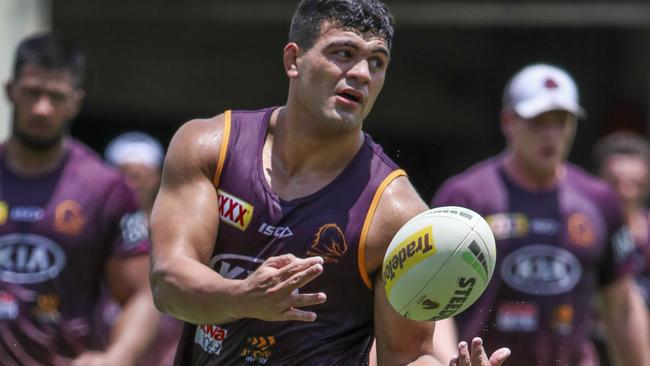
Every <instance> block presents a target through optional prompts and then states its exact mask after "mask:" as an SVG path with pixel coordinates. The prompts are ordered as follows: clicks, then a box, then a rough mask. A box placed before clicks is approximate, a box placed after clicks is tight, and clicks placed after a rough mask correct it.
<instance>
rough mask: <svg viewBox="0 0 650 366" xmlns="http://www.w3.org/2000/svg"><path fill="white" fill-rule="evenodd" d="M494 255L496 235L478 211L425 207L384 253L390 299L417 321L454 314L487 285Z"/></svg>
mask: <svg viewBox="0 0 650 366" xmlns="http://www.w3.org/2000/svg"><path fill="white" fill-rule="evenodd" d="M496 256H497V253H496V246H495V243H494V234H493V233H492V230H491V229H490V226H489V225H488V223H487V222H486V221H485V219H483V217H481V215H479V214H477V213H476V212H474V211H472V210H470V209H467V208H464V207H457V206H445V207H437V208H433V209H430V210H428V211H425V212H422V213H421V214H419V215H417V216H415V217H413V218H412V219H411V220H409V221H408V222H407V223H406V224H404V226H402V228H401V229H400V230H399V231H398V232H397V234H395V236H394V237H393V240H392V241H391V243H390V245H389V246H388V250H387V251H386V255H385V256H384V263H383V267H382V279H383V283H384V288H385V289H386V296H387V297H388V302H390V304H391V305H392V306H393V308H395V310H397V312H398V313H400V314H401V315H403V316H405V317H407V318H409V319H413V320H419V321H431V320H440V319H445V318H449V317H451V316H455V315H457V314H459V313H460V312H462V311H464V310H465V309H467V308H468V307H469V306H470V305H471V304H473V303H474V302H475V301H476V300H477V299H478V297H479V296H480V295H481V294H482V293H483V291H484V290H485V288H486V287H487V286H488V283H489V282H490V279H491V278H492V274H493V273H494V265H495V262H496Z"/></svg>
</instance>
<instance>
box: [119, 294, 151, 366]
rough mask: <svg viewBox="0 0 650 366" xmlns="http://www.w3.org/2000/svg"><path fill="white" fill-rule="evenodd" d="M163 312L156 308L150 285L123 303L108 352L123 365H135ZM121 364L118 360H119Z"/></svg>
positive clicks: (147, 344) (149, 341) (149, 342)
mask: <svg viewBox="0 0 650 366" xmlns="http://www.w3.org/2000/svg"><path fill="white" fill-rule="evenodd" d="M159 320H160V313H159V312H158V311H157V310H156V309H155V308H154V306H153V301H152V298H151V291H149V288H148V287H147V288H144V289H142V290H140V291H139V292H137V293H136V294H134V295H133V296H132V297H131V298H130V299H129V300H128V301H127V302H126V303H125V304H124V305H123V307H122V311H121V312H120V315H119V316H118V318H117V320H116V321H115V324H114V325H113V328H112V329H111V337H110V343H109V345H108V347H107V349H106V353H107V354H108V355H109V356H110V359H113V360H119V364H120V365H133V364H135V362H136V361H137V360H138V358H139V357H140V356H141V355H142V354H143V353H144V351H145V350H146V349H147V347H148V346H149V345H150V344H151V342H152V341H153V338H154V337H155V336H156V334H157V332H158V323H159ZM116 364H118V363H116Z"/></svg>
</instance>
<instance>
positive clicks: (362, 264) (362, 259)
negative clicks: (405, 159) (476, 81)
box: [357, 169, 406, 289]
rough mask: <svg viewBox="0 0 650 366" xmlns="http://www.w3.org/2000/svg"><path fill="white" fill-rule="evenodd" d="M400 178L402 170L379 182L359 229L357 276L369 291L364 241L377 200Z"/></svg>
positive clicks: (369, 284) (370, 284)
mask: <svg viewBox="0 0 650 366" xmlns="http://www.w3.org/2000/svg"><path fill="white" fill-rule="evenodd" d="M401 176H406V172H405V171H404V170H402V169H398V170H395V171H393V172H392V173H390V174H389V175H388V176H387V177H386V178H384V180H383V182H381V184H380V185H379V188H377V191H376V192H375V196H374V197H373V198H372V202H371V203H370V207H369V208H368V213H367V214H366V218H365V219H364V221H363V228H362V229H361V237H360V238H359V253H358V256H357V263H358V265H359V274H360V275H361V279H362V280H363V282H364V283H365V284H366V286H367V287H368V288H369V289H372V281H371V280H370V277H369V276H368V271H367V270H366V240H367V238H368V231H369V230H370V223H371V222H372V218H373V217H374V216H375V211H376V210H377V205H379V199H380V198H381V195H382V194H383V193H384V190H386V187H388V185H389V184H390V182H392V181H393V180H395V178H398V177H401Z"/></svg>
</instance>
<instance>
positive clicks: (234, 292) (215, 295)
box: [150, 115, 325, 324]
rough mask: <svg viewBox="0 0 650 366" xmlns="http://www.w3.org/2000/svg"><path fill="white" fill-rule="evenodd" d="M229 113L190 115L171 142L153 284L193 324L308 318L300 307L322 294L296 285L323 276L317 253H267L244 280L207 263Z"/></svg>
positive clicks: (158, 206)
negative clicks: (299, 290)
mask: <svg viewBox="0 0 650 366" xmlns="http://www.w3.org/2000/svg"><path fill="white" fill-rule="evenodd" d="M223 131H224V116H223V115H221V116H218V117H215V118H213V119H210V120H195V121H191V122H188V123H187V124H185V125H184V126H183V127H181V128H180V129H179V131H178V132H177V133H176V135H175V136H174V138H173V139H172V142H171V144H170V146H169V150H168V153H167V156H166V158H165V166H164V168H163V175H162V182H161V187H160V190H159V192H158V196H157V197H156V201H155V203H154V208H153V212H152V215H151V239H152V243H153V252H152V268H151V273H150V281H151V288H152V291H153V296H154V301H155V304H156V306H157V307H158V309H160V310H161V311H163V312H167V313H170V314H171V315H173V316H175V317H177V318H179V319H182V320H185V321H187V322H190V323H195V324H214V323H223V322H228V321H232V320H236V319H241V318H259V319H264V320H301V321H311V320H313V319H314V318H315V314H314V313H312V312H306V311H301V310H299V309H296V308H298V307H301V306H308V305H313V304H317V303H321V302H323V301H325V295H324V294H322V293H317V294H297V293H294V291H293V290H294V289H296V288H298V287H301V286H303V285H304V284H306V283H307V282H309V281H311V280H312V279H313V278H315V277H316V276H318V275H319V274H320V273H321V272H322V270H323V267H322V259H321V258H319V257H313V258H307V259H299V258H296V257H294V256H292V255H285V256H280V257H273V258H269V259H268V260H267V261H265V262H264V263H263V264H262V265H261V266H260V267H259V268H258V269H257V270H256V271H255V272H254V273H253V274H251V275H250V276H249V277H248V278H246V279H245V280H233V279H226V278H224V277H222V276H220V275H219V274H218V273H217V272H215V271H213V270H212V269H211V268H209V267H208V266H207V263H208V261H209V259H210V256H211V255H212V252H213V249H214V245H215V240H216V237H217V232H218V227H219V211H218V210H219V204H218V197H217V192H216V189H215V188H214V186H213V183H212V178H213V176H214V173H215V170H216V160H217V157H218V156H219V149H220V147H221V143H222V140H223Z"/></svg>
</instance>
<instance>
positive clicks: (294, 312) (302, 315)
mask: <svg viewBox="0 0 650 366" xmlns="http://www.w3.org/2000/svg"><path fill="white" fill-rule="evenodd" d="M278 320H295V321H299V322H313V321H314V320H316V313H314V312H313V311H304V310H300V309H296V308H290V309H288V310H287V311H285V312H284V313H282V318H281V319H278Z"/></svg>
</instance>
